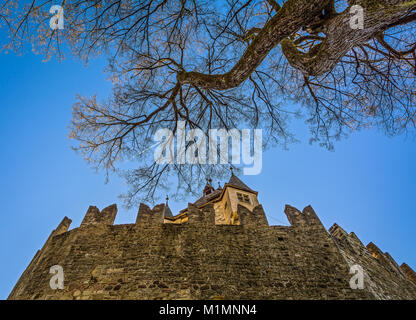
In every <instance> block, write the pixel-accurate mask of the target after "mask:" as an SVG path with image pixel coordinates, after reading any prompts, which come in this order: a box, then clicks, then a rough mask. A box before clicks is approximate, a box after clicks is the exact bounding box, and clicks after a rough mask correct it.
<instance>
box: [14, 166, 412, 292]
mask: <svg viewBox="0 0 416 320" xmlns="http://www.w3.org/2000/svg"><path fill="white" fill-rule="evenodd" d="M257 195H258V193H257V192H256V191H254V190H252V189H251V188H249V187H248V186H247V185H245V184H244V183H243V182H242V181H241V180H240V179H238V178H237V177H236V176H235V175H234V174H232V175H231V178H230V181H229V183H226V184H225V185H224V187H223V188H221V187H219V188H218V189H214V188H213V187H212V185H211V182H210V181H208V182H207V185H206V187H205V188H204V192H203V196H202V197H201V198H199V199H198V200H196V201H195V202H194V203H188V205H187V207H186V208H185V209H183V210H181V211H180V212H179V213H178V214H177V215H173V214H172V212H171V210H170V208H169V205H168V197H167V198H166V203H165V204H158V205H155V206H154V207H153V208H150V207H149V206H148V205H146V204H143V203H141V204H140V206H139V210H138V212H137V217H136V221H135V223H130V224H120V225H114V221H115V218H116V215H117V205H116V204H113V205H110V206H108V207H106V208H104V209H103V210H102V211H100V210H99V209H98V208H97V207H95V206H90V207H89V208H88V210H87V212H86V213H85V216H84V218H83V220H82V222H81V224H80V226H79V227H76V228H73V229H71V230H69V227H70V225H71V220H70V219H69V218H67V217H64V219H63V220H62V221H61V222H60V223H59V225H58V226H57V228H56V229H54V230H53V231H52V232H51V234H50V236H49V237H48V239H47V241H46V242H45V244H44V245H43V247H42V248H41V249H40V250H38V251H37V252H36V254H35V256H34V258H33V259H32V261H31V262H30V264H29V266H28V267H27V269H26V270H25V271H24V272H23V274H22V276H21V277H20V279H19V281H18V282H17V284H16V285H15V287H14V289H13V291H12V292H11V293H10V296H9V299H213V298H214V297H224V298H225V299H287V298H289V299H375V298H376V299H409V298H413V299H415V298H416V284H415V281H416V275H415V272H414V271H413V270H412V269H411V268H410V267H409V266H408V265H407V264H402V265H401V266H400V267H399V266H398V264H397V263H396V262H395V261H394V259H393V258H392V257H391V256H390V255H389V254H388V253H387V252H386V253H383V252H382V251H381V250H380V249H379V248H378V247H377V246H376V245H374V244H373V243H370V244H368V245H367V246H366V247H365V246H364V245H363V244H362V243H361V241H360V240H359V239H358V237H357V236H356V235H355V234H354V233H353V232H351V233H350V234H348V233H347V232H346V231H345V230H344V229H342V228H341V227H340V226H338V225H337V224H334V225H333V226H332V227H331V228H330V229H329V232H328V231H327V230H326V229H325V228H324V226H323V224H322V222H321V220H320V219H319V217H318V215H317V214H316V213H315V211H314V210H313V208H312V207H311V206H307V207H305V208H304V209H303V210H302V211H300V210H298V209H297V208H294V207H292V206H290V205H286V206H285V208H284V212H285V214H286V216H287V218H288V220H289V222H290V226H270V225H269V223H268V221H267V218H266V214H265V212H264V210H263V207H262V205H261V204H260V203H259V201H258V198H257ZM353 264H359V265H360V266H362V268H363V269H364V271H365V277H366V278H365V282H366V284H367V286H366V288H365V290H352V289H351V287H350V285H349V280H350V277H351V275H350V273H349V271H350V266H351V265H353ZM53 265H60V266H61V267H62V268H63V271H64V273H65V285H64V289H63V290H52V289H51V288H50V286H49V280H50V277H51V275H50V274H49V269H50V267H51V266H53Z"/></svg>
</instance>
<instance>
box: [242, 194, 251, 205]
mask: <svg viewBox="0 0 416 320" xmlns="http://www.w3.org/2000/svg"><path fill="white" fill-rule="evenodd" d="M243 197H244V202H247V203H250V197H249V196H248V194H243Z"/></svg>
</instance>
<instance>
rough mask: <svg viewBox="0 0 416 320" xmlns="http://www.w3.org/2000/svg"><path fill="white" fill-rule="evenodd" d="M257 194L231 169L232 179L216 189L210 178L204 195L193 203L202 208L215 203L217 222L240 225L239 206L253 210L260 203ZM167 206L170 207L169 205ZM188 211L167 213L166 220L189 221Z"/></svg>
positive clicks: (177, 222)
mask: <svg viewBox="0 0 416 320" xmlns="http://www.w3.org/2000/svg"><path fill="white" fill-rule="evenodd" d="M257 194H258V192H257V191H254V190H252V189H251V188H249V187H248V186H247V185H246V184H245V183H244V182H243V181H241V180H240V179H239V178H238V177H237V176H236V175H235V174H234V172H233V171H232V170H231V177H230V180H229V181H228V183H226V184H225V185H224V186H223V187H221V186H218V188H217V189H214V187H213V186H212V180H211V179H208V180H207V183H206V185H205V187H204V190H203V192H202V197H201V198H199V199H198V200H196V201H195V202H194V203H192V205H194V206H195V207H197V208H198V209H202V208H204V207H206V206H208V205H209V204H213V206H214V210H215V223H216V224H232V225H239V224H240V223H241V222H240V217H239V215H238V206H239V205H241V206H243V207H245V208H247V209H248V210H250V211H253V209H254V208H255V207H257V206H258V205H259V201H258V199H257ZM166 206H167V203H166ZM167 208H168V209H169V207H167ZM169 212H170V209H169ZM187 212H188V209H187V208H186V209H183V210H181V211H180V213H179V214H178V215H176V216H173V215H172V214H171V215H170V216H168V215H165V216H164V217H165V219H164V222H165V223H175V224H180V223H185V222H188V218H187Z"/></svg>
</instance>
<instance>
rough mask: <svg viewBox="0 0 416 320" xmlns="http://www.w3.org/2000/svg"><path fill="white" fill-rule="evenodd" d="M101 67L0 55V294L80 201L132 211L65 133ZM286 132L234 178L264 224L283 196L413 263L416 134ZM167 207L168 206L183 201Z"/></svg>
mask: <svg viewBox="0 0 416 320" xmlns="http://www.w3.org/2000/svg"><path fill="white" fill-rule="evenodd" d="M104 65H105V61H103V60H102V59H96V60H93V61H92V62H91V63H90V64H89V65H88V66H85V65H84V64H83V63H81V62H80V61H76V60H71V59H67V60H65V61H64V62H61V63H58V62H56V61H53V60H52V61H50V62H47V63H43V62H42V57H40V56H36V55H33V54H31V53H29V54H26V55H24V56H15V55H11V54H8V55H5V54H1V55H0V67H1V77H0V97H1V100H0V102H1V103H0V105H1V106H0V137H1V148H0V152H1V156H0V168H1V178H2V183H1V185H0V200H1V206H2V214H1V215H0V261H1V264H0V299H5V298H7V296H8V294H9V293H10V291H11V290H12V288H13V286H14V284H15V283H16V281H17V280H18V278H19V277H20V275H21V274H22V272H23V271H24V269H25V268H26V267H27V265H28V264H29V262H30V260H31V259H32V257H33V256H34V254H35V252H36V250H38V249H40V248H41V247H42V245H43V244H44V242H45V241H46V239H47V237H48V236H49V234H50V232H51V231H52V230H53V229H54V228H55V227H56V226H57V225H58V223H59V222H60V221H61V220H62V218H63V217H64V216H68V217H69V218H71V219H72V220H73V222H72V226H71V227H77V226H79V224H80V223H81V220H82V218H83V216H84V214H85V211H86V210H87V208H88V206H89V205H96V206H98V207H99V208H103V207H105V206H107V205H110V204H112V203H117V204H118V205H119V213H118V216H117V219H116V223H133V222H134V221H135V218H136V213H137V209H138V208H134V209H132V210H126V209H124V208H123V207H122V206H121V204H122V203H121V201H120V200H119V199H118V195H119V194H121V193H123V192H125V191H126V186H125V184H124V182H123V181H122V180H121V179H119V178H117V177H112V178H111V179H110V182H109V183H108V184H105V176H104V174H103V173H102V172H98V173H96V172H95V171H94V170H93V169H91V168H89V167H88V165H87V164H86V163H85V162H84V161H83V160H82V158H81V157H80V156H79V155H77V154H76V153H75V152H74V151H72V150H71V148H70V146H71V141H70V140H69V139H68V126H69V121H70V118H71V106H72V104H73V103H74V101H75V96H76V94H81V95H86V96H91V95H93V94H97V95H98V97H99V98H106V97H107V96H108V94H109V92H110V89H111V84H110V82H108V81H106V75H105V74H104V73H103V68H104ZM294 130H295V131H296V132H298V136H297V137H298V138H299V139H301V143H298V144H294V145H291V146H289V147H290V148H289V150H288V151H286V150H282V149H280V148H276V149H271V150H268V151H267V152H266V153H265V154H264V155H263V171H262V173H261V174H260V175H258V176H250V177H249V176H244V177H241V179H242V180H243V181H245V182H246V184H248V185H249V186H250V187H252V188H253V189H255V190H257V191H259V200H260V202H261V203H262V204H263V206H264V208H265V211H266V214H267V215H268V217H269V223H270V224H274V225H275V224H288V222H287V220H286V217H285V215H284V213H283V209H284V205H285V204H286V203H287V204H290V205H292V206H295V207H297V208H299V209H302V208H303V207H305V206H307V205H309V204H311V205H312V206H313V208H314V209H315V211H316V212H317V214H318V216H319V217H320V218H321V220H322V222H323V224H324V225H325V227H327V228H329V227H330V226H331V225H332V223H334V222H337V223H338V224H339V225H341V226H342V227H343V228H344V229H346V230H347V231H348V232H350V231H354V232H355V233H356V234H357V236H358V237H359V238H360V239H361V240H362V241H363V243H364V244H367V243H368V242H370V241H373V242H374V243H375V244H376V245H378V246H379V247H380V249H381V250H383V251H388V252H389V253H390V254H391V255H392V256H393V257H394V258H395V259H396V261H397V262H398V263H399V264H401V263H402V262H407V263H408V264H409V265H410V266H411V267H412V268H413V269H416V250H414V243H415V240H416V236H415V233H414V226H415V224H416V214H415V213H416V212H415V204H414V192H415V180H416V141H415V139H413V138H410V137H405V136H398V137H395V138H388V137H386V136H384V135H383V134H382V133H381V132H378V131H377V130H370V131H362V132H358V133H355V134H353V135H351V136H350V137H349V138H348V139H344V140H342V141H340V142H338V143H336V144H335V151H334V152H329V151H327V150H325V149H322V148H320V147H319V146H316V145H313V146H310V145H309V144H308V136H307V134H305V132H306V130H305V127H304V126H299V125H296V127H294ZM228 178H229V177H224V179H223V180H224V181H225V180H228ZM224 181H222V183H223V182H224ZM216 184H217V182H215V185H216ZM193 200H194V199H193V198H192V199H189V201H193ZM170 205H171V208H172V211H173V212H174V213H176V212H178V211H179V210H180V209H182V208H183V207H185V206H186V203H172V202H171V203H170Z"/></svg>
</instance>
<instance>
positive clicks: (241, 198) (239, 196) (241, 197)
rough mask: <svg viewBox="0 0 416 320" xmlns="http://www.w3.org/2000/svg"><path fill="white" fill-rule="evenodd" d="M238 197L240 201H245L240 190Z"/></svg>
mask: <svg viewBox="0 0 416 320" xmlns="http://www.w3.org/2000/svg"><path fill="white" fill-rule="evenodd" d="M237 199H238V201H241V202H243V201H244V200H243V195H242V194H241V193H239V192H237Z"/></svg>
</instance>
